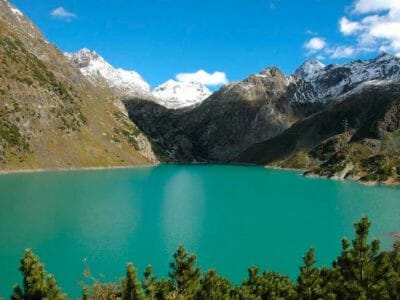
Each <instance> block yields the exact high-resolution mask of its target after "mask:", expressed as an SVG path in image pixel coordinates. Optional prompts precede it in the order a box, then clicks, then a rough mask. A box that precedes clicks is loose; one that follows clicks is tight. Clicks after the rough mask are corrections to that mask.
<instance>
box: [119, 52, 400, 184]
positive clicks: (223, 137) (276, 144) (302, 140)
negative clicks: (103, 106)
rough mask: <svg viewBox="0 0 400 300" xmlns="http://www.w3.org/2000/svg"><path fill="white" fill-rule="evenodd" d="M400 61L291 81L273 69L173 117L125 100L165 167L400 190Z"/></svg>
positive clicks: (337, 68)
mask: <svg viewBox="0 0 400 300" xmlns="http://www.w3.org/2000/svg"><path fill="white" fill-rule="evenodd" d="M399 84H400V59H399V58H398V57H396V56H392V55H390V54H387V53H382V54H380V55H379V56H378V57H376V58H374V59H371V60H366V61H360V60H357V61H354V62H350V63H346V64H340V65H333V64H332V65H328V66H325V65H324V64H322V63H320V62H318V61H315V60H310V61H307V62H305V63H304V64H303V65H302V66H300V67H299V68H298V69H297V70H296V71H295V72H294V73H293V74H292V75H290V76H285V74H283V72H281V71H280V70H279V69H278V68H276V67H271V68H267V69H265V70H263V71H261V72H260V73H258V74H253V75H250V76H249V77H248V78H246V79H244V80H242V81H238V82H233V83H230V84H228V85H226V86H224V87H222V88H221V89H220V90H218V91H217V92H215V93H214V94H213V95H211V96H210V97H209V98H208V99H206V100H205V101H204V102H202V103H201V104H200V105H198V106H196V107H193V108H190V109H181V110H174V111H171V110H167V109H165V108H164V107H161V106H159V105H157V104H155V103H148V102H143V101H141V100H139V99H130V100H125V106H126V107H127V109H128V113H129V116H130V118H131V119H132V120H133V121H134V122H135V123H136V124H138V126H139V128H141V129H142V130H143V132H145V133H146V135H147V136H148V137H149V138H150V139H151V140H152V142H153V143H154V144H155V145H157V147H155V150H156V153H157V155H158V156H159V157H160V158H161V159H162V160H167V161H178V162H181V161H185V162H218V163H221V162H230V163H251V164H263V165H265V164H267V165H272V166H276V167H285V168H297V169H298V168H300V169H305V170H307V172H306V173H307V174H309V175H319V176H327V177H334V178H352V179H355V180H362V181H380V182H393V181H396V182H397V181H399V175H400V174H399V173H400V161H399V155H398V153H399V149H400V148H399V146H400V139H399V136H400V134H399V133H400V132H399V131H398V130H399V126H400V110H399V100H400V97H399V95H400V94H399Z"/></svg>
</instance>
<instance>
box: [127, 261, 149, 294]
mask: <svg viewBox="0 0 400 300" xmlns="http://www.w3.org/2000/svg"><path fill="white" fill-rule="evenodd" d="M123 300H144V295H143V290H142V285H141V283H140V281H139V279H138V278H137V272H136V269H135V267H134V266H133V265H132V264H128V265H127V267H126V278H125V287H124V292H123Z"/></svg>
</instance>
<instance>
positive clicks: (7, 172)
mask: <svg viewBox="0 0 400 300" xmlns="http://www.w3.org/2000/svg"><path fill="white" fill-rule="evenodd" d="M158 165H160V163H155V164H148V165H128V166H104V167H71V168H59V167H56V168H39V169H16V170H0V176H2V175H10V174H30V173H45V172H73V171H98V170H114V169H137V168H147V167H155V166H158Z"/></svg>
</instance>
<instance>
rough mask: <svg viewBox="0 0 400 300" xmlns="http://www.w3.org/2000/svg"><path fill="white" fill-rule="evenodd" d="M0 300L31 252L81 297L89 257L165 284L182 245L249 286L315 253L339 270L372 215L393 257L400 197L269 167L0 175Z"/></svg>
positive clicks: (111, 271) (109, 268)
mask: <svg viewBox="0 0 400 300" xmlns="http://www.w3.org/2000/svg"><path fill="white" fill-rule="evenodd" d="M0 193H1V199H0V295H3V296H5V297H8V296H9V294H10V293H11V288H12V284H13V283H15V282H20V281H21V276H20V275H19V273H18V265H19V259H20V257H21V256H22V254H23V249H24V248H27V247H30V248H33V249H34V251H35V252H36V253H37V254H39V256H40V258H41V259H42V261H43V262H44V263H45V265H46V268H47V270H48V271H49V272H51V273H54V274H55V275H56V277H57V279H58V281H59V283H60V285H61V286H62V287H63V288H64V291H66V292H67V293H68V294H70V295H72V296H74V297H76V296H78V295H79V293H80V287H79V285H78V281H80V280H82V279H83V275H82V272H83V269H84V265H83V263H82V259H84V258H86V259H87V261H88V263H89V265H90V266H91V269H92V273H93V274H94V275H95V276H96V277H97V278H103V280H115V279H117V278H120V277H121V276H123V274H124V272H125V263H126V262H128V261H129V262H133V263H135V265H136V266H137V267H138V268H140V270H141V271H142V270H143V269H144V268H145V266H146V265H148V264H152V265H153V267H154V269H155V271H156V273H157V274H158V275H160V276H164V275H166V274H167V271H168V263H169V261H170V259H171V256H172V253H173V252H174V251H175V250H176V248H177V247H178V245H179V244H184V245H185V247H186V248H188V249H189V250H190V251H191V252H195V253H196V254H197V255H198V259H199V264H200V265H201V267H202V268H203V269H209V268H211V267H213V268H216V269H217V270H218V271H219V273H221V274H222V275H225V276H227V277H228V278H229V279H231V280H233V281H235V282H240V281H241V280H242V279H243V278H244V277H245V276H246V275H247V271H246V270H247V268H248V267H249V266H251V265H258V266H260V267H261V268H263V269H264V268H268V269H270V270H274V271H279V272H283V273H286V274H288V275H290V276H291V277H292V278H293V279H294V278H296V274H297V270H298V267H299V265H300V264H301V258H302V256H303V255H304V253H305V251H306V250H307V249H308V248H309V247H314V248H315V249H316V253H317V259H318V263H319V264H320V265H323V264H330V262H331V261H332V260H333V259H334V258H335V257H336V256H337V254H338V253H339V251H340V244H341V243H340V240H341V238H342V237H343V236H349V237H352V236H353V227H352V224H353V222H354V221H355V220H357V219H359V218H360V217H361V216H362V215H363V214H366V215H368V216H369V217H370V218H371V219H372V221H373V223H374V224H373V230H372V235H373V236H375V237H379V238H380V239H381V240H382V241H383V246H384V247H385V248H389V247H390V245H391V243H392V239H391V234H392V233H393V232H399V231H400V218H399V215H400V189H399V188H390V187H367V186H363V185H359V184H356V183H351V182H338V181H332V180H325V179H307V178H304V177H302V176H300V175H299V174H298V172H291V171H278V170H271V169H265V168H261V167H240V166H222V165H196V166H185V165H164V166H158V167H151V168H139V169H119V170H98V171H73V172H47V173H30V174H12V175H2V176H0Z"/></svg>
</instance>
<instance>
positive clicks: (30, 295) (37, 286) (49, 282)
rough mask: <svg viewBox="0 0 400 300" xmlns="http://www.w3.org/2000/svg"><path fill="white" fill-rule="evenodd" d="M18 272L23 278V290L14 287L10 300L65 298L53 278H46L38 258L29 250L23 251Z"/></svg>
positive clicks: (17, 286)
mask: <svg viewBox="0 0 400 300" xmlns="http://www.w3.org/2000/svg"><path fill="white" fill-rule="evenodd" d="M19 270H20V271H21V273H22V276H23V286H24V288H23V290H22V289H21V287H20V286H19V285H16V286H14V289H13V294H12V296H11V298H12V299H14V300H17V299H28V300H42V299H55V300H59V299H65V298H66V296H65V295H64V294H63V293H62V291H61V289H60V288H59V286H58V285H57V281H56V279H55V277H54V276H53V275H49V276H47V274H46V270H45V268H44V266H43V264H42V263H41V262H40V260H39V257H38V256H37V255H35V254H34V253H33V252H32V250H31V249H27V250H25V253H24V257H23V258H22V259H21V266H20V268H19Z"/></svg>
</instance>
